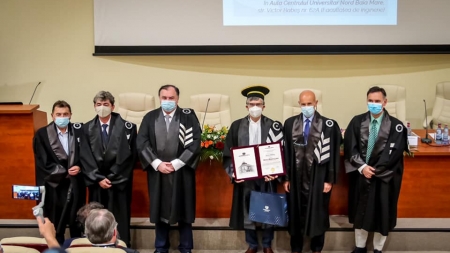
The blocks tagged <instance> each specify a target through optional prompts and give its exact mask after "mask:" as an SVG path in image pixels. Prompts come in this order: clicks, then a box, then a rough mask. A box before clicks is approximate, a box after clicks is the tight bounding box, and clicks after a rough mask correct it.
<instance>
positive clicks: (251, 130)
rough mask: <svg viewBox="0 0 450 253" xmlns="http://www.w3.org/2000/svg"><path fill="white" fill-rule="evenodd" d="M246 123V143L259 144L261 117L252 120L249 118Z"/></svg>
mask: <svg viewBox="0 0 450 253" xmlns="http://www.w3.org/2000/svg"><path fill="white" fill-rule="evenodd" d="M249 121H250V123H249V124H248V139H249V140H248V144H249V145H256V144H261V118H259V119H258V121H256V122H255V121H253V120H252V119H250V118H249Z"/></svg>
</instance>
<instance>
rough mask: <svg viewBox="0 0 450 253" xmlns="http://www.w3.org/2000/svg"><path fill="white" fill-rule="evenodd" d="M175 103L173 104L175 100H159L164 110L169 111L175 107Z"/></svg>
mask: <svg viewBox="0 0 450 253" xmlns="http://www.w3.org/2000/svg"><path fill="white" fill-rule="evenodd" d="M176 106H177V105H176V104H175V101H173V100H163V101H161V107H162V109H163V110H164V111H165V112H171V111H173V109H175V107H176Z"/></svg>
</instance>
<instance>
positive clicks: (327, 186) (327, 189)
mask: <svg viewBox="0 0 450 253" xmlns="http://www.w3.org/2000/svg"><path fill="white" fill-rule="evenodd" d="M331 188H333V185H332V184H330V183H327V182H325V183H324V184H323V192H325V193H329V192H330V191H331Z"/></svg>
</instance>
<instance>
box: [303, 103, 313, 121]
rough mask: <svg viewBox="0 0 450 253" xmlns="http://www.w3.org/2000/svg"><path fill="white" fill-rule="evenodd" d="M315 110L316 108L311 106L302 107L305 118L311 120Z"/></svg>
mask: <svg viewBox="0 0 450 253" xmlns="http://www.w3.org/2000/svg"><path fill="white" fill-rule="evenodd" d="M314 112H315V110H314V106H312V105H310V106H302V113H303V115H305V117H307V118H309V117H311V116H313V114H314Z"/></svg>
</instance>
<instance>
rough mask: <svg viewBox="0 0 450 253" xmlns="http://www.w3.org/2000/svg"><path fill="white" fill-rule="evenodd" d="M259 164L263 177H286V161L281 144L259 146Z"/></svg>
mask: <svg viewBox="0 0 450 253" xmlns="http://www.w3.org/2000/svg"><path fill="white" fill-rule="evenodd" d="M257 148H258V153H259V164H260V165H261V176H263V177H264V176H268V175H270V176H276V175H284V174H285V169H284V159H283V153H282V151H281V144H280V143H278V142H277V143H271V144H264V145H259V146H258V147H257Z"/></svg>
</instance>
